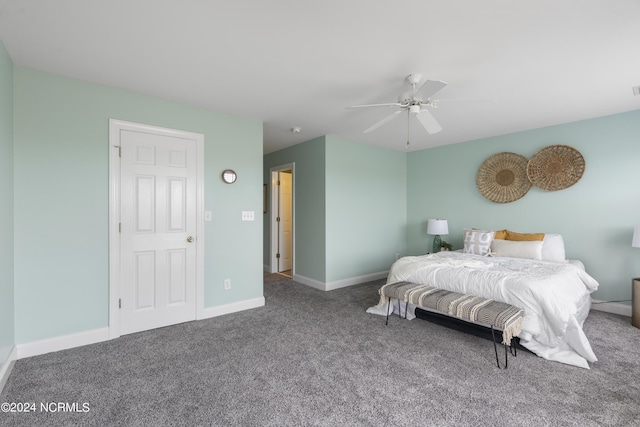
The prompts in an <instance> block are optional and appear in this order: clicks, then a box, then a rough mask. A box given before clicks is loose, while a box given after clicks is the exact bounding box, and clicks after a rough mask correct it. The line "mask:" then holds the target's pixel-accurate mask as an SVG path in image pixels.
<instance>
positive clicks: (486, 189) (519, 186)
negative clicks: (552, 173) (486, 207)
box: [476, 152, 531, 203]
mask: <svg viewBox="0 0 640 427" xmlns="http://www.w3.org/2000/svg"><path fill="white" fill-rule="evenodd" d="M476 186H477V187H478V190H479V191H480V194H482V195H483V196H484V197H486V198H487V199H489V200H491V201H492V202H496V203H509V202H513V201H515V200H518V199H519V198H521V197H522V196H524V195H525V194H527V192H528V191H529V189H530V188H531V182H529V179H528V178H527V158H526V157H524V156H521V155H520V154H516V153H508V152H504V153H497V154H494V155H493V156H491V157H489V158H488V159H486V160H485V161H484V162H483V163H482V164H481V165H480V168H479V169H478V174H477V175H476Z"/></svg>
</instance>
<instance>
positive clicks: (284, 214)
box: [278, 171, 293, 272]
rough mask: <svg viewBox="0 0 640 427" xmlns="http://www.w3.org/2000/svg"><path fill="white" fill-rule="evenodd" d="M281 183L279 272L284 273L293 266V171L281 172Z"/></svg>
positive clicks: (279, 203) (279, 202)
mask: <svg viewBox="0 0 640 427" xmlns="http://www.w3.org/2000/svg"><path fill="white" fill-rule="evenodd" d="M279 181H280V185H279V186H278V189H279V200H278V208H279V209H278V211H279V212H278V216H279V218H280V221H279V222H278V242H279V245H278V246H279V253H280V258H278V271H279V272H282V271H287V270H291V266H292V265H293V262H292V260H293V236H292V230H293V224H292V222H293V221H292V216H293V203H292V200H293V193H292V187H293V185H292V184H293V180H292V175H291V171H282V172H280V173H279Z"/></svg>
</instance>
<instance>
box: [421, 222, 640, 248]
mask: <svg viewBox="0 0 640 427" xmlns="http://www.w3.org/2000/svg"><path fill="white" fill-rule="evenodd" d="M427 234H431V235H435V237H434V238H433V252H434V253H435V252H440V245H442V239H440V235H441V234H449V224H448V223H447V220H446V219H430V220H429V221H427ZM638 239H640V232H639V236H638Z"/></svg>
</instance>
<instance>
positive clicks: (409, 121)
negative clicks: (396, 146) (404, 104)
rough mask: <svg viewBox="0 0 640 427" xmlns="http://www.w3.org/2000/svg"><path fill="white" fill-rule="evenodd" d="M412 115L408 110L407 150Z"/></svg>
mask: <svg viewBox="0 0 640 427" xmlns="http://www.w3.org/2000/svg"><path fill="white" fill-rule="evenodd" d="M410 119H411V114H409V110H407V148H409V129H410V128H411V120H410Z"/></svg>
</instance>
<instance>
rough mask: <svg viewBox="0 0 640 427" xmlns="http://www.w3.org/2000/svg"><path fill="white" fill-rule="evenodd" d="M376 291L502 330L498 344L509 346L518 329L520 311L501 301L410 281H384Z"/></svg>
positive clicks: (520, 326)
mask: <svg viewBox="0 0 640 427" xmlns="http://www.w3.org/2000/svg"><path fill="white" fill-rule="evenodd" d="M379 293H380V295H381V296H383V297H386V298H390V299H397V300H401V301H406V302H409V303H410V304H415V305H417V306H420V307H424V308H427V309H430V310H434V311H437V312H440V313H443V314H446V315H448V316H451V317H456V318H458V319H462V320H466V321H469V322H473V323H477V324H480V325H483V326H492V327H493V328H494V329H499V330H502V343H503V344H505V345H511V339H512V338H513V337H515V336H517V335H518V334H519V333H520V330H521V329H522V315H523V313H524V311H523V310H522V309H520V308H517V307H514V306H512V305H511V304H507V303H504V302H499V301H494V300H492V299H487V298H481V297H477V296H473V295H466V294H460V293H457V292H451V291H446V290H443V289H439V288H435V287H433V286H427V285H419V284H416V283H410V282H396V283H389V284H386V285H384V286H383V287H382V288H380V290H379Z"/></svg>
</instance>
